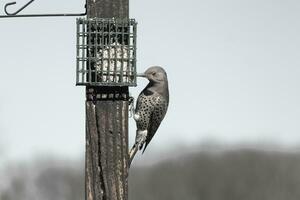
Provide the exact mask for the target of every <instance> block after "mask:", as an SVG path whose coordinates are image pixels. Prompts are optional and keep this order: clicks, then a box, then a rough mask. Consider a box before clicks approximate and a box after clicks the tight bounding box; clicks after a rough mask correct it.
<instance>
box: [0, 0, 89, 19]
mask: <svg viewBox="0 0 300 200" xmlns="http://www.w3.org/2000/svg"><path fill="white" fill-rule="evenodd" d="M32 2H34V0H30V1H29V2H28V3H26V4H25V5H24V6H22V7H21V8H19V10H17V11H15V12H12V13H10V12H8V11H7V7H9V6H12V5H15V4H17V2H15V1H14V2H10V3H7V4H5V6H4V12H5V13H6V15H0V18H10V17H68V16H71V17H73V16H85V15H86V14H87V8H86V5H87V0H86V4H85V12H84V13H63V14H27V15H17V14H18V13H19V12H21V11H22V10H24V9H25V8H26V7H27V6H29V5H30V4H31V3H32Z"/></svg>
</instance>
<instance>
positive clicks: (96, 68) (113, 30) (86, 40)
mask: <svg viewBox="0 0 300 200" xmlns="http://www.w3.org/2000/svg"><path fill="white" fill-rule="evenodd" d="M136 26H137V23H136V21H135V20H134V19H115V18H111V19H106V18H90V19H85V18H80V19H77V71H76V85H86V86H136V31H137V30H136Z"/></svg>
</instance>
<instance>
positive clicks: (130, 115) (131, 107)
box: [128, 96, 134, 118]
mask: <svg viewBox="0 0 300 200" xmlns="http://www.w3.org/2000/svg"><path fill="white" fill-rule="evenodd" d="M128 102H129V118H131V117H132V116H133V115H134V97H132V96H130V97H129V100H128Z"/></svg>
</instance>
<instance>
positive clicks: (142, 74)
mask: <svg viewBox="0 0 300 200" xmlns="http://www.w3.org/2000/svg"><path fill="white" fill-rule="evenodd" d="M136 76H137V77H144V78H145V77H146V74H145V73H138V74H136Z"/></svg>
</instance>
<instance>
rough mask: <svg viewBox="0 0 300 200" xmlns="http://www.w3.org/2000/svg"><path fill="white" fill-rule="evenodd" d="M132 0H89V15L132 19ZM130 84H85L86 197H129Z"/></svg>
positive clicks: (124, 199)
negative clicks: (130, 17)
mask: <svg viewBox="0 0 300 200" xmlns="http://www.w3.org/2000/svg"><path fill="white" fill-rule="evenodd" d="M128 1H129V0H88V1H87V17H88V18H94V17H100V18H112V17H115V18H126V19H128V18H129V2H128ZM128 100H129V92H128V87H90V86H87V87H86V169H85V170H86V172H85V173H86V174H85V185H86V188H85V189H86V192H85V196H86V197H85V199H86V200H127V199H128V182H127V177H128V104H129V101H128Z"/></svg>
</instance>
